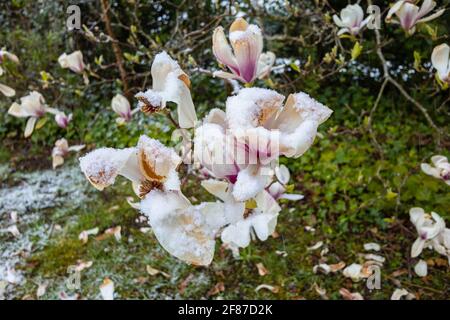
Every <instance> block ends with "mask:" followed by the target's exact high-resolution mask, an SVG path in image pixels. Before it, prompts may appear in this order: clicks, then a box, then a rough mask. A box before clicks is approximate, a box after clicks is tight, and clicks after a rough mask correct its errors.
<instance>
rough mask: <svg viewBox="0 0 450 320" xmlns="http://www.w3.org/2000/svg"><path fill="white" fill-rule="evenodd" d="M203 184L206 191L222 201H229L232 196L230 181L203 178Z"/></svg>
mask: <svg viewBox="0 0 450 320" xmlns="http://www.w3.org/2000/svg"><path fill="white" fill-rule="evenodd" d="M201 185H202V187H203V188H205V189H206V191H208V192H209V193H211V194H212V195H213V196H216V197H217V198H219V199H220V200H222V201H228V200H229V198H230V193H229V191H230V184H229V183H228V182H225V181H219V180H214V179H208V180H203V181H202V182H201Z"/></svg>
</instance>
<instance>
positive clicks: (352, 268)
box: [342, 263, 362, 281]
mask: <svg viewBox="0 0 450 320" xmlns="http://www.w3.org/2000/svg"><path fill="white" fill-rule="evenodd" d="M361 271H362V266H361V265H360V264H357V263H352V264H351V265H349V266H348V267H346V268H345V269H344V270H343V272H342V273H343V275H344V276H345V277H347V278H351V279H352V280H353V281H359V280H360V279H361V278H362V275H361Z"/></svg>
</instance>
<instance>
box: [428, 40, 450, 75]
mask: <svg viewBox="0 0 450 320" xmlns="http://www.w3.org/2000/svg"><path fill="white" fill-rule="evenodd" d="M431 63H432V64H433V67H434V68H435V69H436V70H437V71H438V75H439V78H440V79H441V80H443V81H444V79H446V77H449V73H450V47H449V46H448V45H447V44H445V43H443V44H441V45H439V46H437V47H435V48H434V49H433V53H432V54H431Z"/></svg>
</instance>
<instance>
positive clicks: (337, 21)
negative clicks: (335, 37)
mask: <svg viewBox="0 0 450 320" xmlns="http://www.w3.org/2000/svg"><path fill="white" fill-rule="evenodd" d="M333 21H334V23H335V24H336V25H337V26H338V27H341V28H343V27H345V26H346V24H344V22H343V21H342V20H341V18H339V17H338V16H337V15H336V14H335V15H333Z"/></svg>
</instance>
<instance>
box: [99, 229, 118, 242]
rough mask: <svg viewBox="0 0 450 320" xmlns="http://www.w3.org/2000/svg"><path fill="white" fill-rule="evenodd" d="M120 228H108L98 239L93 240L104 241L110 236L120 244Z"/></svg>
mask: <svg viewBox="0 0 450 320" xmlns="http://www.w3.org/2000/svg"><path fill="white" fill-rule="evenodd" d="M121 231H122V227H121V226H117V227H113V228H109V229H106V230H105V232H103V233H102V234H101V235H99V236H98V237H96V238H95V240H99V241H102V240H105V239H107V238H109V237H111V236H114V238H115V239H116V241H117V242H120V240H121V239H122V234H121Z"/></svg>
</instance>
